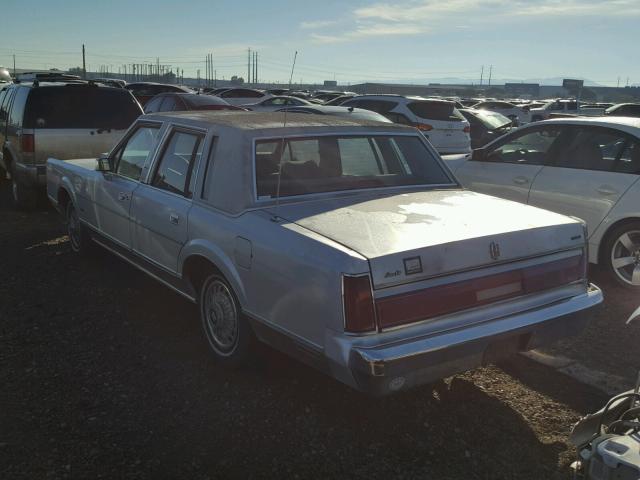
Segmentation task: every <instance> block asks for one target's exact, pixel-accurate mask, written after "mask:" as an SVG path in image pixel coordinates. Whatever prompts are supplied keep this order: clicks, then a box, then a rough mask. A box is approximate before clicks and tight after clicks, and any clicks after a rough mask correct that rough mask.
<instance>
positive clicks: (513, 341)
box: [482, 333, 531, 365]
mask: <svg viewBox="0 0 640 480" xmlns="http://www.w3.org/2000/svg"><path fill="white" fill-rule="evenodd" d="M530 340H531V334H530V333H523V334H521V335H513V336H511V337H506V338H501V339H499V340H495V341H493V342H491V343H490V344H489V346H488V347H487V348H486V349H485V350H484V354H483V356H482V364H483V365H490V364H493V363H498V362H499V361H501V360H504V359H505V358H508V357H511V356H513V355H515V354H516V353H518V352H523V351H525V350H526V349H527V345H528V344H529V341H530Z"/></svg>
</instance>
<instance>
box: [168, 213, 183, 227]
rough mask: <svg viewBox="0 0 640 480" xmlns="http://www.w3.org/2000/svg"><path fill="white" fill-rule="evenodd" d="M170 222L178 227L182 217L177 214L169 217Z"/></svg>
mask: <svg viewBox="0 0 640 480" xmlns="http://www.w3.org/2000/svg"><path fill="white" fill-rule="evenodd" d="M169 221H170V222H171V223H173V224H174V225H178V224H179V223H180V217H179V216H178V215H176V214H175V213H172V214H170V215H169Z"/></svg>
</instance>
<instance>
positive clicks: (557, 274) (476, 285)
mask: <svg viewBox="0 0 640 480" xmlns="http://www.w3.org/2000/svg"><path fill="white" fill-rule="evenodd" d="M585 278H586V255H585V254H584V253H583V254H582V255H574V256H572V257H569V258H563V259H561V260H555V261H551V262H547V263H543V264H541V265H533V266H530V267H525V268H520V269H517V270H512V271H508V272H503V273H497V274H494V275H489V276H486V277H480V278H475V279H472V280H463V281H460V282H455V283H449V284H445V285H439V286H436V287H430V288H425V289H423V290H416V291H412V292H408V293H402V294H399V295H393V296H389V297H384V298H380V299H378V300H376V311H377V320H378V325H379V326H380V328H389V327H394V326H396V325H406V324H408V323H413V322H417V321H420V320H425V319H428V318H433V317H438V316H441V315H445V314H450V313H454V312H457V311H460V310H465V309H468V308H472V307H477V306H480V305H486V304H490V303H493V302H497V301H500V300H507V299H509V298H514V297H517V296H519V295H524V294H530V293H536V292H541V291H543V290H550V289H552V288H558V287H561V286H564V285H569V284H571V283H574V282H577V281H579V280H582V279H585Z"/></svg>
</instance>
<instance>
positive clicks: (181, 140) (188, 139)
mask: <svg viewBox="0 0 640 480" xmlns="http://www.w3.org/2000/svg"><path fill="white" fill-rule="evenodd" d="M204 140H205V133H204V132H201V131H198V130H190V129H184V128H175V129H173V130H172V131H171V132H170V134H169V136H168V137H167V140H166V141H165V142H164V146H163V147H162V149H161V153H160V155H159V156H158V159H157V161H156V162H155V163H154V165H153V167H152V169H151V172H150V175H149V177H148V180H147V183H142V184H141V185H140V186H139V187H138V188H137V189H136V190H135V192H134V194H133V201H132V206H131V220H132V227H133V250H134V252H135V253H137V254H139V255H141V256H143V257H144V258H145V259H146V260H148V261H151V262H153V263H154V264H156V265H157V266H159V267H162V268H164V269H165V270H168V271H170V272H172V273H175V272H176V271H177V268H178V256H179V254H180V250H181V249H182V247H183V245H184V244H185V243H186V241H187V234H188V230H187V229H188V217H189V210H190V209H191V197H192V195H193V186H194V184H195V180H196V175H197V171H198V166H199V164H200V158H201V157H202V149H203V147H204Z"/></svg>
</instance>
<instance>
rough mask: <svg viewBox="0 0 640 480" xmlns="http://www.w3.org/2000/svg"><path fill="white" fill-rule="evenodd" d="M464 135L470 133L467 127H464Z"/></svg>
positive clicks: (469, 128)
mask: <svg viewBox="0 0 640 480" xmlns="http://www.w3.org/2000/svg"><path fill="white" fill-rule="evenodd" d="M463 131H464V133H471V127H470V126H469V125H467V126H466V127H464V130H463Z"/></svg>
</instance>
